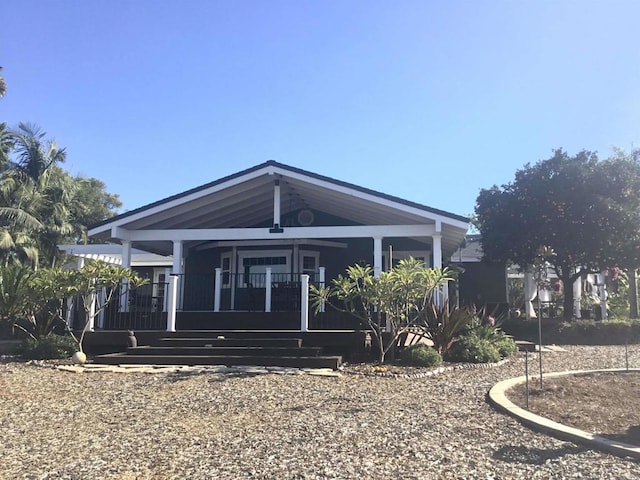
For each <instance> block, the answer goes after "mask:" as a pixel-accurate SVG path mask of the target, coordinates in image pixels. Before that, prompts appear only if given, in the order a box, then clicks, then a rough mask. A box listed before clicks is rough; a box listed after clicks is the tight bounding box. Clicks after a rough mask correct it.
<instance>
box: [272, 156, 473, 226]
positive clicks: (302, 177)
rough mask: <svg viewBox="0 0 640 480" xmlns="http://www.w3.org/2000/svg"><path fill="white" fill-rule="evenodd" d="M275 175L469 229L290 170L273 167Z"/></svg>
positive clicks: (374, 196)
mask: <svg viewBox="0 0 640 480" xmlns="http://www.w3.org/2000/svg"><path fill="white" fill-rule="evenodd" d="M274 170H275V173H278V174H280V175H282V176H283V177H290V178H295V179H296V180H300V181H302V182H307V183H313V184H315V185H317V186H319V187H323V188H327V189H329V190H333V191H336V192H340V193H344V194H345V195H350V196H352V197H358V198H361V199H362V200H366V201H369V202H373V203H377V204H379V205H384V206H386V207H390V208H394V209H396V210H402V211H405V212H408V213H411V214H413V215H418V216H421V217H423V218H428V219H429V220H434V221H435V222H441V223H444V224H446V225H451V226H452V227H458V228H462V229H464V230H465V231H467V229H468V228H469V224H468V222H463V221H461V220H456V219H453V218H449V217H445V216H443V215H439V214H437V213H433V212H427V211H425V210H422V209H420V208H416V207H411V206H409V205H405V204H403V203H398V202H395V201H393V200H389V199H386V198H381V197H378V196H376V195H372V194H370V193H365V192H361V191H359V190H356V189H353V188H349V187H345V186H343V185H336V184H335V183H332V182H327V181H325V180H320V179H317V178H310V177H308V176H306V175H303V174H300V173H296V172H292V171H290V170H286V169H280V168H278V167H274Z"/></svg>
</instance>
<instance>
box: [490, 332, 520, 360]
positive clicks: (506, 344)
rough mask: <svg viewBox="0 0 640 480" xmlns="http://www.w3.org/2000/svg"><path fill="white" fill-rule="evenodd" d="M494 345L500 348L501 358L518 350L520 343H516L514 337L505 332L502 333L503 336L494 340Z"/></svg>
mask: <svg viewBox="0 0 640 480" xmlns="http://www.w3.org/2000/svg"><path fill="white" fill-rule="evenodd" d="M501 333H502V332H501ZM493 346H494V347H496V349H497V350H498V353H499V354H500V358H507V357H510V356H511V355H513V354H515V353H517V352H518V345H516V342H515V341H514V340H513V338H511V337H509V336H508V335H505V334H502V337H501V338H498V339H496V340H494V342H493Z"/></svg>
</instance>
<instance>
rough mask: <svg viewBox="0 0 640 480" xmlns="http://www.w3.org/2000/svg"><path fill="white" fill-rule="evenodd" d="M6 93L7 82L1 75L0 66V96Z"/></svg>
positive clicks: (0, 68) (0, 69)
mask: <svg viewBox="0 0 640 480" xmlns="http://www.w3.org/2000/svg"><path fill="white" fill-rule="evenodd" d="M6 93H7V84H6V83H5V81H4V77H3V76H2V67H0V98H2V97H4V96H5V94H6Z"/></svg>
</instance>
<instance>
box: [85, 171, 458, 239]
mask: <svg viewBox="0 0 640 480" xmlns="http://www.w3.org/2000/svg"><path fill="white" fill-rule="evenodd" d="M276 179H278V180H279V181H280V190H281V202H280V203H281V213H282V216H283V217H284V216H286V215H287V214H288V213H292V212H296V211H299V210H301V209H309V210H312V211H318V212H324V213H326V214H328V215H331V216H334V217H338V218H343V219H345V220H348V221H349V222H350V223H352V224H356V225H397V224H424V223H436V222H438V223H440V224H441V225H442V228H443V236H444V237H447V229H453V230H455V232H449V233H454V234H453V237H455V238H451V235H449V236H448V237H449V240H448V242H455V240H456V239H457V240H459V241H461V240H462V238H463V237H464V233H465V232H466V229H467V224H468V219H467V218H466V217H463V216H460V215H456V214H453V213H449V212H445V211H443V210H438V209H435V208H431V207H427V206H425V205H421V204H419V203H416V202H412V201H409V200H405V199H402V198H399V197H395V196H392V195H387V194H384V193H380V192H377V191H374V190H371V189H368V188H365V187H361V186H358V185H354V184H352V183H348V182H344V181H341V180H336V179H334V178H330V177H326V176H323V175H319V174H316V173H312V172H309V171H306V170H302V169H299V168H295V167H291V166H289V165H284V164H281V163H278V162H276V161H273V160H269V161H267V162H265V163H262V164H260V165H256V166H255V167H252V168H249V169H246V170H243V171H241V172H238V173H235V174H233V175H229V176H226V177H223V178H221V179H219V180H216V181H213V182H210V183H207V184H205V185H202V186H199V187H196V188H193V189H190V190H187V191H185V192H183V193H179V194H177V195H172V196H170V197H167V198H164V199H162V200H159V201H157V202H153V203H150V204H148V205H145V206H143V207H140V208H137V209H135V210H131V211H128V212H126V213H123V214H121V215H118V216H116V217H113V218H110V219H108V220H105V221H103V222H101V223H99V224H97V225H94V226H92V227H91V228H90V229H89V235H91V236H97V237H100V238H105V239H106V238H109V237H110V232H111V228H112V227H122V228H125V229H129V230H138V229H198V228H250V227H254V226H256V225H259V224H262V223H264V222H265V220H269V219H271V218H272V214H273V185H274V180H276ZM444 246H445V245H444V244H443V247H444ZM450 246H451V247H454V248H455V246H457V245H455V246H453V245H450Z"/></svg>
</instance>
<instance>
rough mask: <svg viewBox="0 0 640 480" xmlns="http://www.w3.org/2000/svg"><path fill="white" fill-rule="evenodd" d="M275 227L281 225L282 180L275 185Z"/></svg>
mask: <svg viewBox="0 0 640 480" xmlns="http://www.w3.org/2000/svg"><path fill="white" fill-rule="evenodd" d="M273 227H274V228H279V227H280V180H276V181H275V183H274V185H273Z"/></svg>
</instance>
